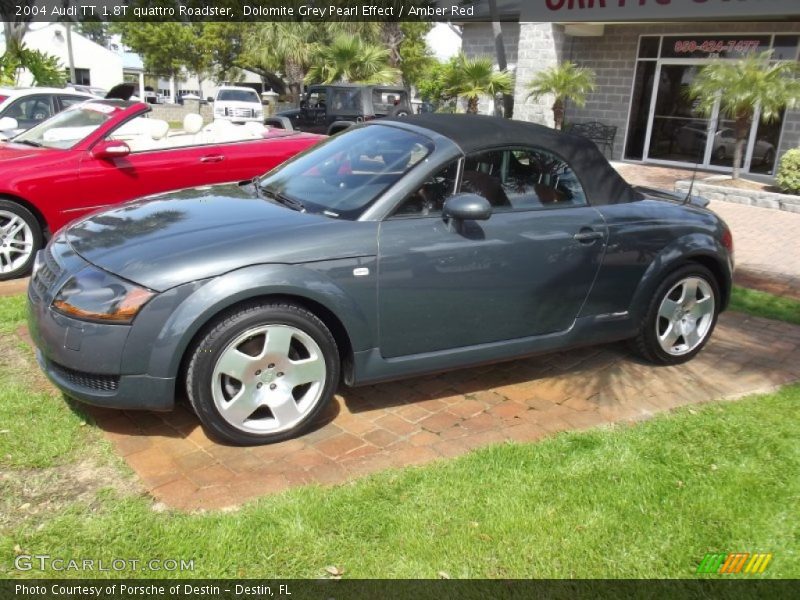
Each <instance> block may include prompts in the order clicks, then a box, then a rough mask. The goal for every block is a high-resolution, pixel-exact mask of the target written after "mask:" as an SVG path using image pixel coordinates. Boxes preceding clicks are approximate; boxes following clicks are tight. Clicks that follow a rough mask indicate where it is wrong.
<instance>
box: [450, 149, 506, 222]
mask: <svg viewBox="0 0 800 600" xmlns="http://www.w3.org/2000/svg"><path fill="white" fill-rule="evenodd" d="M508 155H509V152H508V150H492V151H489V152H478V153H473V154H470V155H468V156H467V158H466V159H465V160H464V174H463V175H462V176H461V191H462V192H465V193H471V194H477V195H479V196H483V197H484V198H486V199H487V200H488V201H489V204H491V205H492V207H494V209H495V210H497V209H500V210H503V209H511V208H513V205H512V204H511V201H510V200H509V198H508V195H507V193H506V185H505V184H506V178H507V170H508V167H507V163H508Z"/></svg>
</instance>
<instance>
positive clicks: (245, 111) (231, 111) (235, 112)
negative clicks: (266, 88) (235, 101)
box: [225, 108, 255, 119]
mask: <svg viewBox="0 0 800 600" xmlns="http://www.w3.org/2000/svg"><path fill="white" fill-rule="evenodd" d="M225 115H226V116H228V117H246V118H248V119H249V118H252V117H254V116H255V111H254V110H253V109H252V108H226V109H225Z"/></svg>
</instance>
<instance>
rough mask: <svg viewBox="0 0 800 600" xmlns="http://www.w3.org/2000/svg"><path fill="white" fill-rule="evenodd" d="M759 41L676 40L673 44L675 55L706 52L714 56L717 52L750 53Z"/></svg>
mask: <svg viewBox="0 0 800 600" xmlns="http://www.w3.org/2000/svg"><path fill="white" fill-rule="evenodd" d="M759 44H760V42H759V40H731V41H729V42H726V41H723V40H706V41H704V42H700V43H698V42H697V41H696V40H678V41H677V42H675V52H676V53H681V54H682V53H686V54H689V53H692V52H697V51H698V50H699V51H700V52H706V53H708V54H715V53H719V52H739V53H745V52H752V51H754V50H756V49H757V48H758V46H759Z"/></svg>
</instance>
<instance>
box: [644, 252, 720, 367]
mask: <svg viewBox="0 0 800 600" xmlns="http://www.w3.org/2000/svg"><path fill="white" fill-rule="evenodd" d="M719 305H720V292H719V285H718V284H717V281H716V279H715V278H714V275H713V274H712V273H711V271H709V270H708V269H707V268H705V267H704V266H702V265H696V264H692V265H686V266H684V267H681V268H679V269H677V270H676V271H674V272H673V273H670V274H669V275H668V276H667V277H666V278H665V279H664V281H662V282H661V284H660V285H659V286H658V288H657V289H656V292H655V294H653V298H652V300H651V301H650V305H649V307H648V309H647V313H646V315H645V318H644V322H643V324H642V328H641V330H640V332H639V335H638V336H637V337H636V338H635V339H634V340H633V347H634V349H635V350H636V351H637V352H638V353H639V354H640V355H642V356H643V357H644V358H645V359H647V360H648V361H650V362H653V363H657V364H665V365H677V364H680V363H684V362H686V361H688V360H690V359H691V358H693V357H694V356H695V355H696V354H697V353H698V352H700V351H701V350H702V349H703V347H704V346H705V345H706V343H707V342H708V339H709V338H710V337H711V333H712V332H713V331H714V327H715V326H716V324H717V316H718V314H719Z"/></svg>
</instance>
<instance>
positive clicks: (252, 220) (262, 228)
mask: <svg viewBox="0 0 800 600" xmlns="http://www.w3.org/2000/svg"><path fill="white" fill-rule="evenodd" d="M376 232H377V224H376V223H371V222H358V221H340V220H336V219H331V218H328V217H324V216H322V215H317V214H309V213H301V212H298V211H296V210H293V209H290V208H287V207H284V206H281V205H277V204H274V203H272V202H270V201H268V200H264V199H262V198H258V197H256V195H255V193H254V188H253V186H252V185H221V186H209V187H205V188H195V189H190V190H183V191H179V192H173V193H169V194H163V195H160V196H155V197H152V198H149V199H144V200H141V201H138V202H132V203H128V204H125V205H122V206H120V207H117V208H115V209H112V210H106V211H103V212H99V213H95V214H93V215H90V216H88V217H86V218H84V219H82V220H81V221H78V222H76V223H75V224H74V225H72V226H70V227H69V228H68V229H67V230H66V232H65V235H66V238H67V241H68V242H69V244H70V246H71V247H72V249H73V250H74V251H75V252H77V253H78V254H79V255H81V256H82V257H83V258H84V259H86V260H87V261H89V262H90V263H92V264H94V265H96V266H98V267H100V268H102V269H104V270H106V271H109V272H111V273H114V274H116V275H119V276H121V277H123V278H125V279H128V280H129V281H133V282H135V283H138V284H140V285H143V286H146V287H148V288H150V289H153V290H156V291H163V290H166V289H169V288H171V287H174V286H176V285H180V284H182V283H187V282H189V281H195V280H198V279H205V278H207V277H213V276H215V275H220V274H222V273H226V272H228V271H232V270H234V269H238V268H242V267H246V266H249V265H254V264H263V263H284V264H297V263H304V262H314V261H320V260H333V259H340V258H349V257H356V256H370V255H374V254H375V253H376V245H377V241H376Z"/></svg>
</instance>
